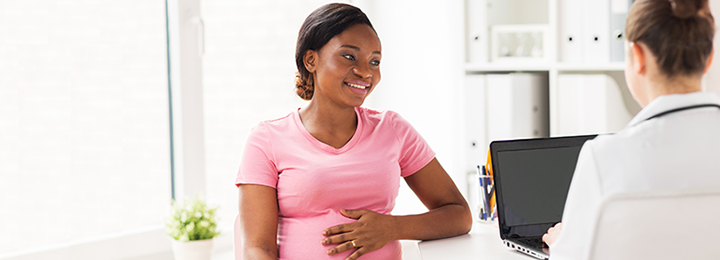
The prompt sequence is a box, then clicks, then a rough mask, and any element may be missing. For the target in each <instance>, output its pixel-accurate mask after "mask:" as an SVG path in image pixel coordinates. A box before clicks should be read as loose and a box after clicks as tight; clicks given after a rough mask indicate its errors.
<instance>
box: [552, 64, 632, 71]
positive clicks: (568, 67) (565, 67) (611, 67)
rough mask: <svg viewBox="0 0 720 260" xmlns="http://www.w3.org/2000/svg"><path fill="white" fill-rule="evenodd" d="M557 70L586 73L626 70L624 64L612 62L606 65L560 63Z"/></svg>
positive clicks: (556, 66)
mask: <svg viewBox="0 0 720 260" xmlns="http://www.w3.org/2000/svg"><path fill="white" fill-rule="evenodd" d="M555 68H556V69H557V70H558V71H559V72H586V71H623V70H625V63H624V62H610V63H605V64H578V63H558V64H556V65H555Z"/></svg>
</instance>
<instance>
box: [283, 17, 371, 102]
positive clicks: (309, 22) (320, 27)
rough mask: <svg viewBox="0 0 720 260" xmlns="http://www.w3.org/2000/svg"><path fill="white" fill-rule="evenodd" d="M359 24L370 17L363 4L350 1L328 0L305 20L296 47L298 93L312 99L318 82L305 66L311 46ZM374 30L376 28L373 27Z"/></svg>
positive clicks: (325, 41) (315, 47)
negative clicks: (358, 6) (356, 4)
mask: <svg viewBox="0 0 720 260" xmlns="http://www.w3.org/2000/svg"><path fill="white" fill-rule="evenodd" d="M356 24H367V25H368V26H370V28H373V26H372V24H371V23H370V20H369V19H368V18H367V16H366V15H365V13H363V12H362V11H361V10H360V8H357V7H355V6H352V5H348V4H339V3H335V4H327V5H323V6H321V7H320V8H318V9H315V11H313V12H312V13H311V14H310V15H308V17H307V18H305V22H303V24H302V27H300V32H299V33H298V39H297V46H296V47H295V64H296V65H297V69H298V73H297V75H296V79H295V87H296V90H295V91H296V92H297V95H298V96H300V98H302V99H304V100H310V99H312V96H313V92H314V91H315V83H314V79H313V77H312V74H310V72H309V71H308V70H307V68H305V63H304V62H303V56H305V52H307V51H308V50H314V51H319V50H320V48H322V47H323V46H325V44H326V43H327V42H328V41H330V39H332V38H333V37H335V36H336V35H338V34H340V33H342V32H343V31H345V30H346V29H347V28H350V27H351V26H353V25H356ZM373 30H375V29H374V28H373Z"/></svg>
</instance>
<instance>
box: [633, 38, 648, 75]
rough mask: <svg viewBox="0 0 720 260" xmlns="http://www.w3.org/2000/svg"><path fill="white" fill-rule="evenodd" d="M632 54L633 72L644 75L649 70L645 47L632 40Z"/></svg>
mask: <svg viewBox="0 0 720 260" xmlns="http://www.w3.org/2000/svg"><path fill="white" fill-rule="evenodd" d="M629 44H630V56H632V57H631V58H632V59H631V61H632V65H633V72H635V73H636V74H639V75H644V74H645V73H646V72H647V61H646V60H645V56H646V55H645V48H644V47H643V46H642V45H641V44H639V43H636V42H630V43H629Z"/></svg>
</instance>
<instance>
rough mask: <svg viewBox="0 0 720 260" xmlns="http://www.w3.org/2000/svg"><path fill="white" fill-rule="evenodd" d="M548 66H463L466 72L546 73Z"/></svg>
mask: <svg viewBox="0 0 720 260" xmlns="http://www.w3.org/2000/svg"><path fill="white" fill-rule="evenodd" d="M550 67H551V66H550V64H547V63H530V62H528V63H522V62H518V63H489V62H488V63H467V64H465V71H466V72H477V73H483V72H490V73H493V72H516V71H525V72H533V71H548V70H550Z"/></svg>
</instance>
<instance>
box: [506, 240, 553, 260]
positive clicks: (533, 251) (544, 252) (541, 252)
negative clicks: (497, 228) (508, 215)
mask: <svg viewBox="0 0 720 260" xmlns="http://www.w3.org/2000/svg"><path fill="white" fill-rule="evenodd" d="M513 240H514V239H505V240H503V243H504V244H505V245H506V246H507V247H509V248H512V249H515V250H517V251H520V252H522V253H525V254H527V255H530V256H532V257H535V258H537V259H548V258H550V251H549V250H548V249H547V248H534V247H530V246H527V245H524V244H522V243H520V242H518V241H513Z"/></svg>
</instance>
